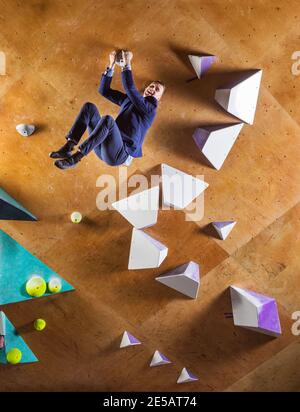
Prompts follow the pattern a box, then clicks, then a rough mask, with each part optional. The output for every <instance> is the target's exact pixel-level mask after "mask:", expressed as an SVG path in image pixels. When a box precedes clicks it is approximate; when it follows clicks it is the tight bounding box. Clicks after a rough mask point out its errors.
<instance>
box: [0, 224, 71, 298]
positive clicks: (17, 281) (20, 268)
mask: <svg viewBox="0 0 300 412" xmlns="http://www.w3.org/2000/svg"><path fill="white" fill-rule="evenodd" d="M33 275H40V276H42V277H43V278H44V279H45V281H46V282H48V281H49V280H50V279H51V278H53V277H55V278H59V279H60V280H61V282H62V289H61V292H60V293H62V292H68V291H70V290H74V288H73V286H72V285H70V284H69V283H68V282H66V281H65V280H64V279H63V278H62V277H61V276H59V275H58V274H57V273H55V272H54V271H53V270H51V269H50V268H49V267H48V266H47V265H45V264H44V263H43V262H41V261H40V260H39V259H38V258H36V257H35V256H33V255H32V254H31V253H29V252H28V251H27V250H26V249H24V248H23V246H21V245H19V243H18V242H16V241H15V240H14V239H13V238H11V237H10V236H8V235H7V234H6V233H5V232H3V230H0V305H5V304H7V303H14V302H20V301H24V300H28V299H37V298H32V297H31V296H29V295H28V294H27V293H26V289H25V285H26V282H27V280H29V279H30V278H31V277H32V276H33ZM49 295H52V294H51V293H45V295H44V296H49Z"/></svg>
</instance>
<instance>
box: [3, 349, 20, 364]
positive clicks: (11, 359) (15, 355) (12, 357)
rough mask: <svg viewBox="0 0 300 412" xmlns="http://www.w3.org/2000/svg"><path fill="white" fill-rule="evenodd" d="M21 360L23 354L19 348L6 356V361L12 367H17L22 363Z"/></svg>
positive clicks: (10, 351)
mask: <svg viewBox="0 0 300 412" xmlns="http://www.w3.org/2000/svg"><path fill="white" fill-rule="evenodd" d="M21 359H22V352H21V351H20V349H18V348H12V349H10V350H9V351H8V352H7V354H6V360H7V362H8V363H10V364H11V365H16V364H17V363H19V362H21Z"/></svg>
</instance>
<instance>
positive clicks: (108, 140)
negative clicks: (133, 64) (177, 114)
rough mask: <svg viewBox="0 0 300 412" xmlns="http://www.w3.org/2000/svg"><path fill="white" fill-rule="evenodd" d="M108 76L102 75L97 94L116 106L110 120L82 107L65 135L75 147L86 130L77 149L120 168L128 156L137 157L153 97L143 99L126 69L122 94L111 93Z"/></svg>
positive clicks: (152, 109) (151, 113)
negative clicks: (114, 114) (114, 116)
mask: <svg viewBox="0 0 300 412" xmlns="http://www.w3.org/2000/svg"><path fill="white" fill-rule="evenodd" d="M111 81H112V75H111V71H107V72H106V73H104V74H103V75H102V78H101V83H100V86H99V93H100V94H101V95H102V96H104V97H106V98H107V99H108V100H110V101H111V102H113V103H115V104H117V105H118V106H120V111H119V114H118V116H117V118H116V120H114V119H113V118H112V117H111V116H103V117H101V116H100V114H99V111H98V109H97V107H96V106H95V105H94V104H93V103H85V104H84V105H83V106H82V108H81V110H80V113H79V115H78V116H77V119H76V121H75V123H74V125H73V126H72V128H71V130H70V132H69V133H68V135H67V138H68V139H69V140H72V141H73V142H74V143H76V144H77V143H78V142H79V140H80V138H81V136H82V135H83V133H84V132H85V130H86V128H88V131H89V137H88V139H87V140H86V141H84V142H83V143H82V144H81V145H80V146H79V148H80V151H81V152H82V153H83V154H84V155H87V154H88V153H90V152H91V151H92V150H94V151H95V153H96V154H97V156H98V157H99V158H100V159H102V160H104V161H105V162H106V163H107V164H109V165H111V166H118V165H121V164H123V163H124V162H125V161H126V160H127V158H128V156H129V155H130V156H132V157H141V156H142V155H143V154H142V145H143V142H144V139H145V136H146V133H147V131H148V129H149V128H150V126H151V125H152V123H153V121H154V118H155V115H156V108H157V104H158V102H157V100H156V98H155V97H152V96H149V97H148V96H147V97H143V96H142V95H141V94H140V93H139V91H138V90H137V88H136V86H135V84H134V81H133V77H132V72H131V70H130V69H125V70H123V71H122V83H123V87H124V90H125V92H126V93H122V92H120V91H118V90H113V89H111V87H110V85H111Z"/></svg>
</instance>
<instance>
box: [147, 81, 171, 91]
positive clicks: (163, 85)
mask: <svg viewBox="0 0 300 412" xmlns="http://www.w3.org/2000/svg"><path fill="white" fill-rule="evenodd" d="M151 83H158V84H161V85H162V87H163V88H164V93H165V91H166V85H165V83H164V82H162V81H161V80H152V81H151V82H147V83H146V84H145V87H144V89H146V87H148V86H150V84H151Z"/></svg>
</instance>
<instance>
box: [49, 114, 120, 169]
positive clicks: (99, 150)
mask: <svg viewBox="0 0 300 412" xmlns="http://www.w3.org/2000/svg"><path fill="white" fill-rule="evenodd" d="M92 150H95V152H96V154H97V155H98V157H100V158H101V159H102V160H104V161H105V162H106V163H107V164H109V165H112V166H116V165H119V164H122V163H123V162H124V161H125V160H126V158H127V157H128V153H127V152H126V150H125V146H124V143H123V140H122V136H121V133H120V130H119V128H118V126H117V124H116V122H115V121H114V119H113V118H112V117H111V116H103V117H102V118H101V119H100V121H99V122H98V124H97V126H96V127H95V128H94V130H93V131H92V133H91V134H90V136H89V138H88V139H87V140H85V141H84V142H83V143H82V144H81V145H80V146H79V151H78V152H77V153H75V154H74V155H73V156H71V157H70V158H68V159H64V160H58V161H56V162H55V165H56V166H57V167H58V168H60V169H69V168H71V167H74V166H75V165H76V164H77V163H78V162H79V161H80V160H81V159H82V158H83V156H86V155H88V154H89V153H90V152H91V151H92Z"/></svg>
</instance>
